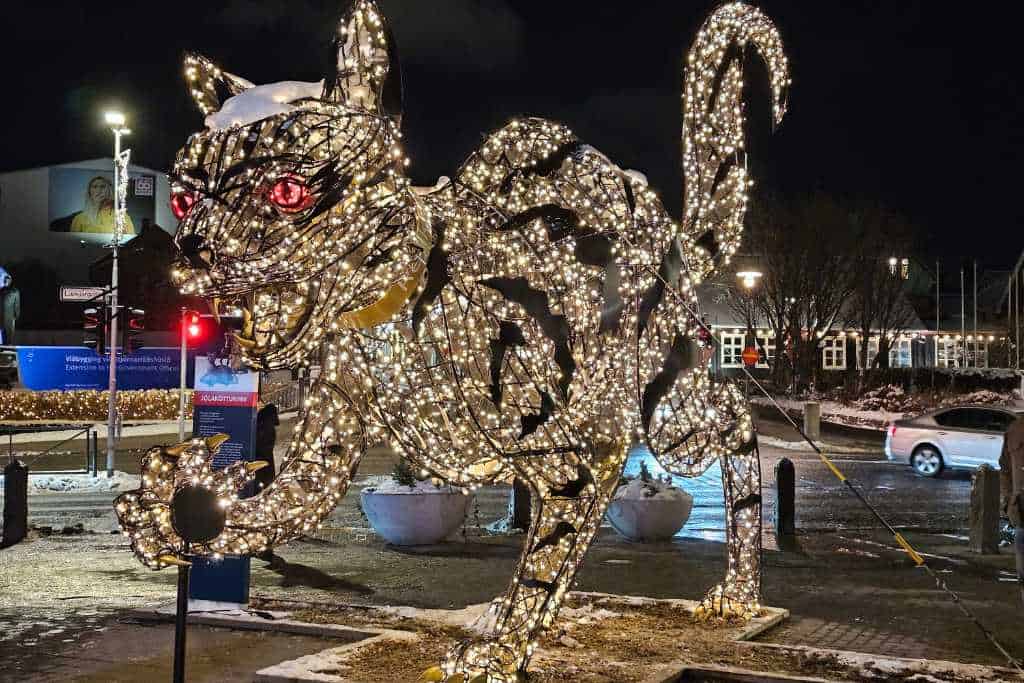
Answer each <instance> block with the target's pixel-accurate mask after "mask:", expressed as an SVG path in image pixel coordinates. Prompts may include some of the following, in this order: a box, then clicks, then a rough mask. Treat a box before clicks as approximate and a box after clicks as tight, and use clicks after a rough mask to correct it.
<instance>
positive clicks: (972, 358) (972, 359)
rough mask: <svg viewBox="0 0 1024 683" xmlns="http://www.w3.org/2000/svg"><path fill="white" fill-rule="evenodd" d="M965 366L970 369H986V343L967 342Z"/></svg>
mask: <svg viewBox="0 0 1024 683" xmlns="http://www.w3.org/2000/svg"><path fill="white" fill-rule="evenodd" d="M967 364H968V366H969V367H972V368H987V367H988V342H985V341H968V342H967Z"/></svg>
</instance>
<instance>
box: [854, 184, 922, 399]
mask: <svg viewBox="0 0 1024 683" xmlns="http://www.w3.org/2000/svg"><path fill="white" fill-rule="evenodd" d="M851 217H852V220H853V226H852V227H853V231H852V232H853V235H854V238H855V240H856V243H857V251H856V254H855V255H854V261H853V291H852V296H851V297H850V303H849V305H848V306H847V307H846V309H845V319H846V324H847V325H848V326H850V327H852V328H854V329H855V330H857V332H858V333H859V340H858V341H859V343H858V348H857V355H858V359H859V363H858V367H859V368H860V372H859V377H860V384H861V387H863V382H864V376H865V373H866V371H867V370H868V369H869V368H868V366H869V363H868V351H869V345H870V342H871V340H872V338H874V337H877V339H878V349H877V353H876V354H875V357H874V359H872V362H871V363H870V365H871V366H872V367H883V368H887V367H889V350H890V349H891V348H892V344H893V342H894V341H895V340H896V339H897V338H898V337H899V336H900V335H901V334H903V333H904V332H905V331H906V330H907V328H908V326H909V325H910V324H911V322H912V321H913V320H914V317H915V313H914V310H913V308H912V307H911V305H910V302H909V300H908V299H907V296H906V283H907V277H908V276H909V272H908V271H907V270H905V264H904V263H903V260H902V259H903V258H905V257H906V255H907V253H908V250H909V246H910V242H911V234H912V231H911V228H910V227H909V226H908V224H907V222H906V221H905V220H904V219H903V218H902V217H900V216H899V215H897V214H895V213H893V212H892V211H889V210H887V209H885V208H884V207H882V206H879V205H877V204H864V205H861V206H858V207H857V208H856V209H855V211H854V212H853V213H852V214H851ZM893 259H895V261H893Z"/></svg>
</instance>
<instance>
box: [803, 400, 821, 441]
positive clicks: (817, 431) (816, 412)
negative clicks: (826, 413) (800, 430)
mask: <svg viewBox="0 0 1024 683" xmlns="http://www.w3.org/2000/svg"><path fill="white" fill-rule="evenodd" d="M804 434H806V435H807V436H808V438H810V439H811V440H813V441H817V440H819V439H820V438H821V404H820V403H817V402H815V401H807V402H806V403H804Z"/></svg>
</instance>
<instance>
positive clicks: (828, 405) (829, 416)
mask: <svg viewBox="0 0 1024 683" xmlns="http://www.w3.org/2000/svg"><path fill="white" fill-rule="evenodd" d="M750 401H751V403H755V404H757V405H759V406H764V407H771V406H772V402H771V401H769V400H768V399H766V398H760V397H754V398H751V399H750ZM775 402H776V403H778V404H779V406H781V407H782V408H783V409H785V410H794V411H797V412H801V413H802V412H803V409H804V404H805V403H807V401H799V400H797V399H792V398H776V399H775ZM818 403H820V404H821V419H822V420H825V421H826V422H838V423H839V424H844V425H849V426H852V427H863V428H865V429H874V430H876V431H883V430H884V429H885V427H886V425H887V424H889V423H890V422H893V421H895V420H899V419H902V418H903V417H904V416H905V415H906V413H892V412H889V411H886V410H858V409H857V408H853V407H850V406H846V405H843V404H842V403H839V402H838V401H818Z"/></svg>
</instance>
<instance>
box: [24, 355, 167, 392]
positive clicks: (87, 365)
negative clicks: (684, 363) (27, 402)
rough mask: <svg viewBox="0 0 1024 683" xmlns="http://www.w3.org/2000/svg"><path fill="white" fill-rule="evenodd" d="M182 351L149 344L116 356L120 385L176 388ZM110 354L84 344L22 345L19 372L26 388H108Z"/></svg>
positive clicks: (130, 387) (131, 387)
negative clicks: (97, 352)
mask: <svg viewBox="0 0 1024 683" xmlns="http://www.w3.org/2000/svg"><path fill="white" fill-rule="evenodd" d="M180 367H181V352H180V351H179V350H178V349H175V348H160V347H148V348H144V349H140V350H139V351H136V352H135V353H132V354H128V355H125V354H123V353H119V354H118V356H117V385H118V387H119V388H121V389H176V388H177V387H178V384H179V382H180V371H179V368H180ZM109 373H110V357H109V356H98V355H96V353H95V352H94V351H91V350H90V349H86V348H83V347H81V346H19V347H18V374H19V376H20V377H21V383H22V384H24V385H25V388H26V389H32V390H33V391H46V390H52V389H58V390H62V391H67V390H71V389H106V388H107V383H108V377H109Z"/></svg>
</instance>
